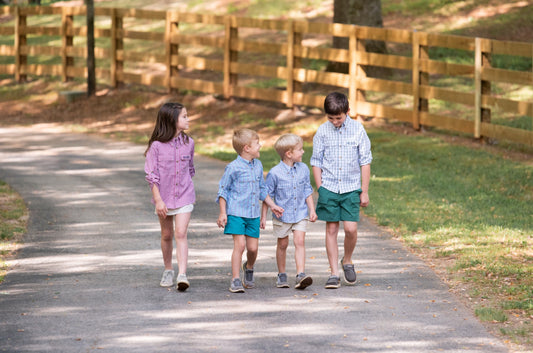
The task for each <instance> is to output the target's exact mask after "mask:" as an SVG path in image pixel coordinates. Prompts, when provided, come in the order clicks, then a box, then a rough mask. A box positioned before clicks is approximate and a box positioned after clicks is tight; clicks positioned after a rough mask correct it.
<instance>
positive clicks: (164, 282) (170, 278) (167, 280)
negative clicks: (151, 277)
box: [159, 270, 174, 287]
mask: <svg viewBox="0 0 533 353" xmlns="http://www.w3.org/2000/svg"><path fill="white" fill-rule="evenodd" d="M173 284H174V271H173V270H165V271H164V272H163V277H161V282H159V285H160V286H161V287H172V285H173Z"/></svg>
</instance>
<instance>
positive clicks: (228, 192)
mask: <svg viewBox="0 0 533 353" xmlns="http://www.w3.org/2000/svg"><path fill="white" fill-rule="evenodd" d="M232 143H233V148H234V149H235V151H236V152H237V153H238V154H239V155H238V156H237V158H236V159H235V160H234V161H233V162H231V163H229V164H228V165H227V166H226V169H225V170H224V175H223V176H222V179H221V180H220V183H219V189H218V194H217V199H216V201H217V203H218V204H219V207H220V214H219V216H218V220H217V225H218V226H219V227H221V228H224V234H231V235H232V236H233V252H232V255H231V272H232V279H231V284H230V288H229V290H230V292H232V293H243V292H244V288H253V287H254V264H255V260H256V259H257V249H258V245H259V227H260V216H261V208H260V207H261V205H260V203H259V200H262V201H263V202H265V203H266V204H267V205H268V206H269V207H271V208H272V211H273V212H274V213H276V214H277V215H278V216H281V214H282V213H283V209H282V208H281V207H279V206H277V205H276V204H274V202H273V201H272V199H271V198H270V196H268V194H267V192H266V187H265V179H264V178H263V165H262V164H261V161H260V160H259V159H258V158H259V155H260V153H259V149H260V148H261V144H260V143H259V136H258V135H257V132H255V131H253V130H250V129H239V130H235V131H234V132H233V140H232ZM245 249H246V262H244V264H242V266H241V261H242V255H243V253H244V250H245ZM241 267H242V270H243V272H244V278H243V281H241V279H240V270H241Z"/></svg>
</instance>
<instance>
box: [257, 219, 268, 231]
mask: <svg viewBox="0 0 533 353" xmlns="http://www.w3.org/2000/svg"><path fill="white" fill-rule="evenodd" d="M266 223H267V222H266V219H265V218H264V217H261V223H260V224H259V228H261V229H266Z"/></svg>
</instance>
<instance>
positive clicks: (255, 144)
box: [245, 140, 261, 159]
mask: <svg viewBox="0 0 533 353" xmlns="http://www.w3.org/2000/svg"><path fill="white" fill-rule="evenodd" d="M245 148H246V151H247V152H248V155H249V156H250V158H252V159H253V158H259V156H260V153H259V150H260V149H261V144H260V143H259V140H253V141H252V143H251V144H249V145H246V147H245Z"/></svg>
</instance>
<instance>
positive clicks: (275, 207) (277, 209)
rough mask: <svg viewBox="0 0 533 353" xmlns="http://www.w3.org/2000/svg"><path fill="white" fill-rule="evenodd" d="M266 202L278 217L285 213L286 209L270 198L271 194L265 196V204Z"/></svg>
mask: <svg viewBox="0 0 533 353" xmlns="http://www.w3.org/2000/svg"><path fill="white" fill-rule="evenodd" d="M265 203H266V204H267V206H268V207H270V208H271V209H272V212H274V214H275V215H276V217H278V218H281V216H282V215H283V211H284V209H283V208H281V207H279V206H278V205H276V204H275V203H274V201H272V199H271V198H270V196H269V195H267V196H266V197H265V200H264V201H263V204H265Z"/></svg>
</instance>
